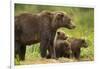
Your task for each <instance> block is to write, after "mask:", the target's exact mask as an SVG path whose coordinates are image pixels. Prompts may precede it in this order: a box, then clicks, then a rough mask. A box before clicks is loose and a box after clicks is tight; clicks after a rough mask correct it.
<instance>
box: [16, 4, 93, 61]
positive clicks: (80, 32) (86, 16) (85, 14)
mask: <svg viewBox="0 0 100 69" xmlns="http://www.w3.org/2000/svg"><path fill="white" fill-rule="evenodd" d="M43 10H49V11H64V12H66V13H67V14H68V15H70V16H71V17H72V21H73V22H74V23H75V24H76V28H75V29H73V30H68V29H66V28H60V29H58V30H63V31H64V32H65V33H66V34H67V35H69V36H70V37H76V38H85V39H86V40H87V42H88V45H89V47H88V48H86V49H82V51H81V59H86V60H94V9H93V8H80V7H65V6H64V7H63V6H43V5H25V4H15V15H19V14H21V13H24V12H28V13H32V14H35V13H37V12H41V11H43ZM39 46H40V45H39V43H38V44H33V45H31V46H27V51H26V59H37V58H41V56H40V50H39Z"/></svg>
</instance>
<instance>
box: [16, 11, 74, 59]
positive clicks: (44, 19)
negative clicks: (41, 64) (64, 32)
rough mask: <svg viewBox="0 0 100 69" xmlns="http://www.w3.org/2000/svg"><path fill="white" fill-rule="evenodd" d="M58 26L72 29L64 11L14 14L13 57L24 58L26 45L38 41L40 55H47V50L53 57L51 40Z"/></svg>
mask: <svg viewBox="0 0 100 69" xmlns="http://www.w3.org/2000/svg"><path fill="white" fill-rule="evenodd" d="M60 27H66V28H68V29H74V28H75V25H74V24H73V23H72V21H71V18H70V17H69V16H68V15H67V14H65V13H64V12H48V11H43V12H40V13H37V14H34V15H32V14H29V13H23V14H20V15H19V16H15V57H16V54H18V55H19V58H20V60H24V59H25V51H26V45H30V44H34V43H37V42H40V52H41V56H42V57H46V56H47V50H48V51H49V53H50V54H51V57H52V58H55V55H54V47H53V40H54V37H55V33H56V30H57V29H58V28H60Z"/></svg>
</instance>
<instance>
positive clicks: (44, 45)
mask: <svg viewBox="0 0 100 69" xmlns="http://www.w3.org/2000/svg"><path fill="white" fill-rule="evenodd" d="M47 43H48V40H46V39H45V38H43V37H42V39H41V42H40V53H41V57H42V58H46V56H47V48H48V45H47Z"/></svg>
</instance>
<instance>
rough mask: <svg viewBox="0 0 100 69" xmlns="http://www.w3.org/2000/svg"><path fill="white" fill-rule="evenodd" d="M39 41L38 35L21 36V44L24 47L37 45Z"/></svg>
mask: <svg viewBox="0 0 100 69" xmlns="http://www.w3.org/2000/svg"><path fill="white" fill-rule="evenodd" d="M39 41H40V36H39V34H38V33H35V34H26V35H25V34H24V35H22V36H21V42H22V43H23V44H25V45H30V44H34V43H38V42H39Z"/></svg>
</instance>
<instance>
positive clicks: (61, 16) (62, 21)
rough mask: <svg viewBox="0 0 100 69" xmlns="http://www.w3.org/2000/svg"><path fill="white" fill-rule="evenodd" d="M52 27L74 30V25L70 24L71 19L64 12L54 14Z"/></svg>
mask: <svg viewBox="0 0 100 69" xmlns="http://www.w3.org/2000/svg"><path fill="white" fill-rule="evenodd" d="M52 26H53V27H56V28H59V27H66V28H68V29H74V28H75V25H74V24H73V23H72V19H71V18H70V17H69V16H68V15H67V14H65V13H64V12H55V13H54V16H53V21H52Z"/></svg>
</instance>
